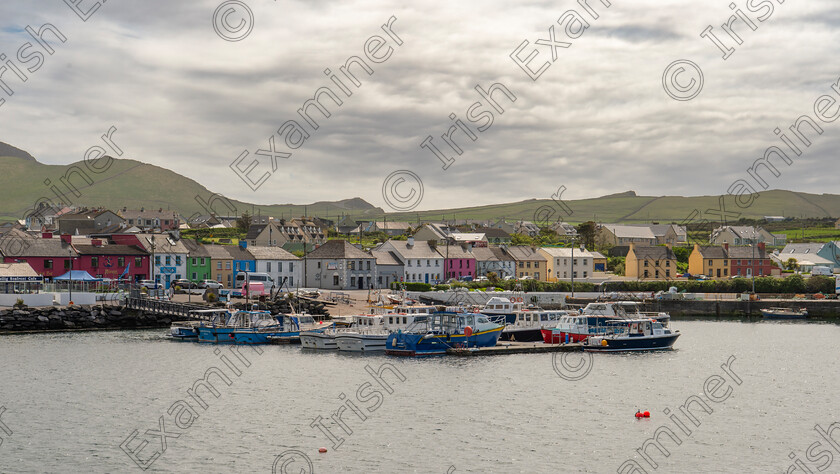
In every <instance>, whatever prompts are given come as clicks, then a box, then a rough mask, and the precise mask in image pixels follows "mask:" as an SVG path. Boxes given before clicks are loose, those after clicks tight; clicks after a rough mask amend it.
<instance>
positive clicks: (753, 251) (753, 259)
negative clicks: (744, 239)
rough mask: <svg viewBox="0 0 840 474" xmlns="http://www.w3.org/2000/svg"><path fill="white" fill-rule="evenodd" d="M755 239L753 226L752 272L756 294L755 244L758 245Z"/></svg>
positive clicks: (753, 287)
mask: <svg viewBox="0 0 840 474" xmlns="http://www.w3.org/2000/svg"><path fill="white" fill-rule="evenodd" d="M755 240H756V239H755V227H753V241H752V265H750V266H751V267H752V271H751V273H752V292H753V294H755V246H756V241H755Z"/></svg>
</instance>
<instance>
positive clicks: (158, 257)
mask: <svg viewBox="0 0 840 474" xmlns="http://www.w3.org/2000/svg"><path fill="white" fill-rule="evenodd" d="M155 265H160V255H155Z"/></svg>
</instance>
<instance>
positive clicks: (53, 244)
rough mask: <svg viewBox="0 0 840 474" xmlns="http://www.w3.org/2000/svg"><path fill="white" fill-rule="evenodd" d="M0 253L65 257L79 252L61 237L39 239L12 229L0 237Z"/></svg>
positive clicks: (18, 255)
mask: <svg viewBox="0 0 840 474" xmlns="http://www.w3.org/2000/svg"><path fill="white" fill-rule="evenodd" d="M0 253H2V254H3V256H6V257H67V256H68V255H72V256H73V257H78V256H79V254H78V253H77V252H76V250H75V249H73V248H72V247H71V246H69V245H67V244H65V243H64V242H62V241H61V239H41V238H36V237H32V236H31V235H29V234H27V233H25V232H21V231H19V230H17V229H12V230H10V231H8V232H6V233H4V234H3V235H2V237H0Z"/></svg>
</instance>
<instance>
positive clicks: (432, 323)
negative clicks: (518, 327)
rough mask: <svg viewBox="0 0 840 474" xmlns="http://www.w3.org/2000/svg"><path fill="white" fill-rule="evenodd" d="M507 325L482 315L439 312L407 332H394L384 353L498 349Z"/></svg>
mask: <svg viewBox="0 0 840 474" xmlns="http://www.w3.org/2000/svg"><path fill="white" fill-rule="evenodd" d="M503 328H504V326H502V325H500V324H496V323H494V322H492V321H490V319H489V317H488V316H487V315H484V314H480V313H454V312H439V313H434V314H431V315H429V317H428V318H427V319H426V320H425V321H418V322H416V323H415V324H413V325H411V326H409V327H408V328H407V329H406V330H405V331H398V332H395V333H391V334H390V335H389V336H388V341H387V344H386V348H385V353H386V354H389V355H400V356H422V355H437V354H445V353H446V350H447V349H450V348H460V349H474V348H479V347H492V346H495V345H496V343H497V342H498V340H499V336H501V334H502V329H503Z"/></svg>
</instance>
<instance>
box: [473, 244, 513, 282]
mask: <svg viewBox="0 0 840 474" xmlns="http://www.w3.org/2000/svg"><path fill="white" fill-rule="evenodd" d="M472 252H473V255H475V275H476V276H479V277H481V276H487V274H488V273H490V272H493V273H495V274H496V276H498V277H499V278H504V277H508V276H516V262H514V260H513V257H511V256H510V255H508V254H506V253H505V252H503V251H502V249H501V248H499V247H475V248H474V249H472Z"/></svg>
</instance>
